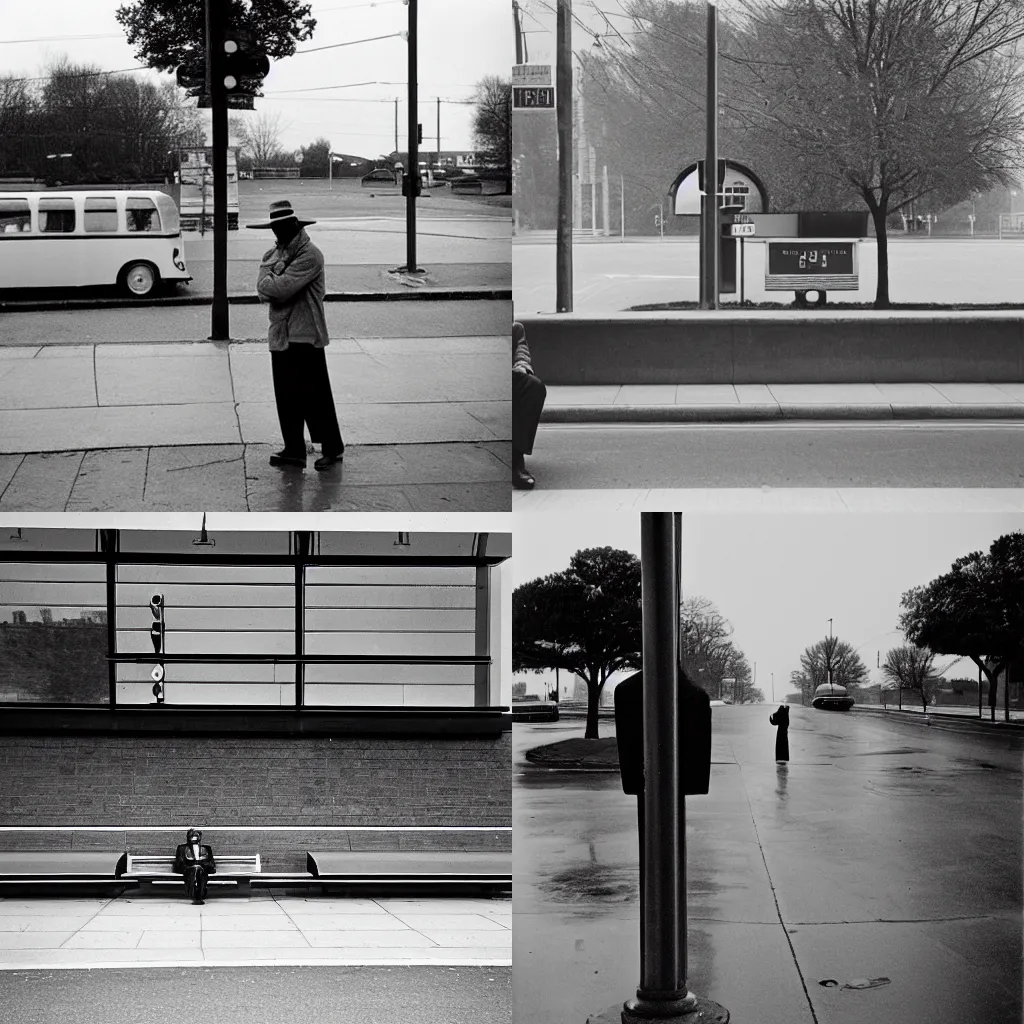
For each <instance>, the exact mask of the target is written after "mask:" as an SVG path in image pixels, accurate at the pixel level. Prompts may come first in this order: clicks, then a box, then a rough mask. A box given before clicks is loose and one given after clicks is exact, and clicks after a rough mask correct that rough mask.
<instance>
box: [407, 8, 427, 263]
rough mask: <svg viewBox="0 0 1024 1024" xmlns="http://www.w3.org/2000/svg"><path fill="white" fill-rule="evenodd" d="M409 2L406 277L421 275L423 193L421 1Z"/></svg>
mask: <svg viewBox="0 0 1024 1024" xmlns="http://www.w3.org/2000/svg"><path fill="white" fill-rule="evenodd" d="M408 2H409V166H408V168H407V172H408V188H407V190H406V198H405V266H404V267H403V268H402V271H403V273H406V274H422V273H423V271H422V270H420V269H419V268H418V267H417V266H416V196H417V194H418V192H419V190H420V150H419V100H418V97H417V70H416V47H417V41H416V27H417V7H418V0H408Z"/></svg>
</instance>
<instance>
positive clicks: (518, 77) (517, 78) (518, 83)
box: [512, 64, 551, 89]
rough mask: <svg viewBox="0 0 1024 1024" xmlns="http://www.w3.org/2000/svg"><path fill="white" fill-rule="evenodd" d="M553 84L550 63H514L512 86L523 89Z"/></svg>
mask: <svg viewBox="0 0 1024 1024" xmlns="http://www.w3.org/2000/svg"><path fill="white" fill-rule="evenodd" d="M550 85H551V65H550V64H514V65H513V66H512V86H513V88H517V89H523V88H530V87H534V86H540V87H544V86H550Z"/></svg>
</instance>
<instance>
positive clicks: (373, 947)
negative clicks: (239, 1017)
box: [0, 889, 512, 970]
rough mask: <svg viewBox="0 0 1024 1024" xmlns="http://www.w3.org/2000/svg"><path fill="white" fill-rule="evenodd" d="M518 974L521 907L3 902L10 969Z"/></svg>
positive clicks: (3, 960) (2, 966)
mask: <svg viewBox="0 0 1024 1024" xmlns="http://www.w3.org/2000/svg"><path fill="white" fill-rule="evenodd" d="M238 962H245V963H276V964H281V963H287V964H307V963H310V964H328V963H331V964H339V963H344V964H357V963H358V964H378V963H381V964H451V963H457V964H490V965H494V966H498V965H508V966H510V965H511V962H512V901H511V900H510V899H442V898H435V899H390V898H388V899H337V898H333V897H308V898H303V897H301V896H294V895H291V896H289V895H286V893H285V890H276V889H271V890H266V891H262V892H259V893H258V894H254V895H253V896H250V897H237V896H218V895H216V894H213V895H209V896H208V898H207V901H206V903H205V904H204V905H203V906H193V905H192V904H190V903H189V902H188V900H187V899H186V898H185V897H184V895H177V896H174V897H170V896H164V895H156V896H138V895H136V896H121V897H117V898H115V899H103V898H94V899H71V898H67V899H46V898H38V899H26V898H23V897H21V898H11V899H2V900H0V970H11V969H24V968H37V969H41V968H52V967H75V966H83V967H100V966H102V967H112V966H115V965H116V966H149V967H152V966H157V965H170V964H173V965H175V966H178V965H181V966H189V965H196V964H207V965H210V964H222V965H223V964H228V963H238Z"/></svg>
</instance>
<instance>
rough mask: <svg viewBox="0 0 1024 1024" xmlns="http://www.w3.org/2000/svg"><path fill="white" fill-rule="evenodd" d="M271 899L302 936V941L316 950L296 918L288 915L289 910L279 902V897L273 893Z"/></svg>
mask: <svg viewBox="0 0 1024 1024" xmlns="http://www.w3.org/2000/svg"><path fill="white" fill-rule="evenodd" d="M270 898H271V899H272V900H273V901H274V905H275V906H277V907H278V908H279V909H280V911H281V913H282V914H284V916H285V917H287V918H288V920H289V921H290V922H291V925H292V927H293V928H294V929H295V930H296V931H297V932H298V933H299V934H300V935H301V936H302V941H303V942H305V943H306V945H307V946H309V948H310V949H314V948H316V947H314V945H313V943H312V942H310V941H309V939H307V938H306V933H305V932H304V931H303V930H302V929H301V928H300V927H299V925H298V922H297V921H296V920H295V918H294V917H292V915H291V914H289V913H288V911H287V909H286V908H285V907H284V905H283V904H281V903H279V902H278V899H277V897H276V896H275V895H274V894H273V893H271V895H270Z"/></svg>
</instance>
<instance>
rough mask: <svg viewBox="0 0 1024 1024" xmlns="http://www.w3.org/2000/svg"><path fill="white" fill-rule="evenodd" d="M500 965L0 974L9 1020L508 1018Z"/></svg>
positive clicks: (424, 1023) (154, 1022) (487, 1023)
mask: <svg viewBox="0 0 1024 1024" xmlns="http://www.w3.org/2000/svg"><path fill="white" fill-rule="evenodd" d="M511 986H512V971H511V969H510V968H507V967H444V966H438V967H403V966H393V967H331V966H328V965H324V966H315V967H188V968H180V967H167V968H146V967H140V968H131V969H110V970H62V971H46V970H40V971H4V972H0V1022H4V1024H7V1022H10V1024H44V1022H45V1024H51V1022H54V1021H60V1022H61V1024H97V1022H102V1024H138V1022H140V1021H145V1022H146V1024H172V1022H173V1024H180V1022H181V1021H182V1020H203V1021H211V1022H216V1024H290V1022H296V1024H298V1022H302V1024H307V1022H308V1024H316V1022H325V1024H326V1022H330V1024H511V1021H512V998H511Z"/></svg>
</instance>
